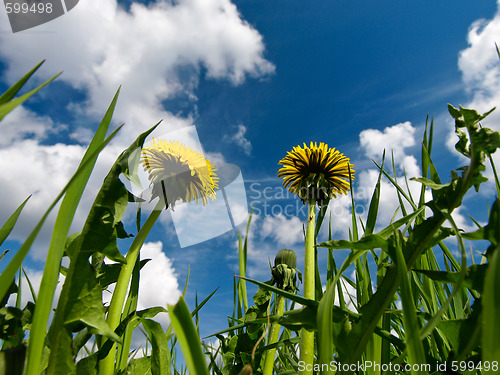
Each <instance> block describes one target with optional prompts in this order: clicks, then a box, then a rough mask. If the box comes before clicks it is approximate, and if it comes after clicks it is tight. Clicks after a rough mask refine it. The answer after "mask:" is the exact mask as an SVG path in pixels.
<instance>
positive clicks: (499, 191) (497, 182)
mask: <svg viewBox="0 0 500 375" xmlns="http://www.w3.org/2000/svg"><path fill="white" fill-rule="evenodd" d="M488 159H489V160H490V164H491V169H492V170H493V176H495V186H496V188H497V197H500V180H499V179H498V173H497V170H496V168H495V163H494V162H493V158H492V157H491V154H488Z"/></svg>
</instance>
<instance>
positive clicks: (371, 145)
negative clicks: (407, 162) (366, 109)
mask: <svg viewBox="0 0 500 375" xmlns="http://www.w3.org/2000/svg"><path fill="white" fill-rule="evenodd" d="M414 134H415V128H414V127H413V126H412V125H411V123H410V122H409V121H406V122H403V123H400V124H397V125H394V126H388V127H386V128H385V129H384V131H383V132H381V131H380V130H378V129H366V130H363V131H362V132H361V133H359V142H360V145H361V147H362V148H363V150H364V151H365V154H366V155H367V156H368V157H369V158H374V159H377V160H380V159H381V158H382V154H383V152H384V150H385V152H386V158H388V160H390V158H391V152H393V153H394V160H396V161H399V160H403V158H404V156H406V152H405V149H406V148H408V147H411V146H414V145H415V137H414Z"/></svg>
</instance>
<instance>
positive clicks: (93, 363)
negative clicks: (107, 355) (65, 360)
mask: <svg viewBox="0 0 500 375" xmlns="http://www.w3.org/2000/svg"><path fill="white" fill-rule="evenodd" d="M76 375H97V356H95V355H89V356H88V357H85V358H82V359H81V360H79V361H78V363H77V364H76Z"/></svg>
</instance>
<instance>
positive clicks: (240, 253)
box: [238, 233, 248, 311]
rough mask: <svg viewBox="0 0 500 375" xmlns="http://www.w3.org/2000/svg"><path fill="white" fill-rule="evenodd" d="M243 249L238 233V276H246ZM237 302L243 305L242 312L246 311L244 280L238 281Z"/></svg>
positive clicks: (246, 301) (246, 300)
mask: <svg viewBox="0 0 500 375" xmlns="http://www.w3.org/2000/svg"><path fill="white" fill-rule="evenodd" d="M244 252H245V250H244V248H243V243H242V239H241V233H238V259H239V268H240V275H241V276H246V259H245V258H246V256H245V255H246V254H245V253H244ZM238 300H239V301H241V302H242V303H243V310H245V311H247V310H248V299H247V290H246V284H245V280H242V279H239V280H238Z"/></svg>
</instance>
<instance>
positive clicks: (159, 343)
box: [142, 319, 171, 375]
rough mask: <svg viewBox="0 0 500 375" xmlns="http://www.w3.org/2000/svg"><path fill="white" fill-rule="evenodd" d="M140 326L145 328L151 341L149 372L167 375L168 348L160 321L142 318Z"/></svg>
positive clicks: (168, 372) (168, 371) (168, 368)
mask: <svg viewBox="0 0 500 375" xmlns="http://www.w3.org/2000/svg"><path fill="white" fill-rule="evenodd" d="M142 326H143V327H144V329H145V330H146V332H147V333H148V336H149V341H150V342H151V374H152V375H169V374H170V373H171V371H170V366H171V364H170V349H169V347H168V339H167V336H166V335H165V333H164V332H163V329H162V328H161V325H160V323H157V322H155V321H154V320H151V319H143V320H142Z"/></svg>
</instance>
